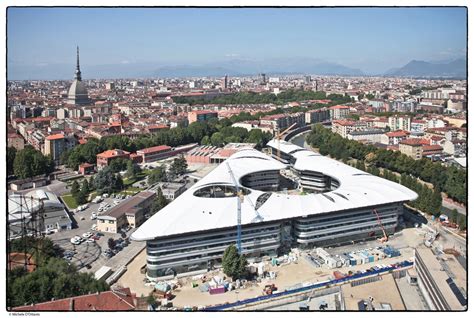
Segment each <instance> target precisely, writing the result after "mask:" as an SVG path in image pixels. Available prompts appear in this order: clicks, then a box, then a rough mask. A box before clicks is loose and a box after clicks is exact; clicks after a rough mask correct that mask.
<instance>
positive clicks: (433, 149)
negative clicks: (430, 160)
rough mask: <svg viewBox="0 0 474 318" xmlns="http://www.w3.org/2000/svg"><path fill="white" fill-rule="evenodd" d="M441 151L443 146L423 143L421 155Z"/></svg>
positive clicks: (425, 155)
mask: <svg viewBox="0 0 474 318" xmlns="http://www.w3.org/2000/svg"><path fill="white" fill-rule="evenodd" d="M442 153H443V147H441V146H440V145H423V157H427V156H433V155H440V154H442Z"/></svg>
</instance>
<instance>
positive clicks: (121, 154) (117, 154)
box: [97, 149, 130, 170]
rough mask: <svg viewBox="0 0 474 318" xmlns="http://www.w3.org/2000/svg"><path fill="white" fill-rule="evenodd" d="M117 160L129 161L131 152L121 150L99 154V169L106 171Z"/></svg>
mask: <svg viewBox="0 0 474 318" xmlns="http://www.w3.org/2000/svg"><path fill="white" fill-rule="evenodd" d="M117 158H124V159H129V158H130V152H128V151H125V150H121V149H113V150H107V151H104V152H102V153H99V154H97V169H99V170H102V169H104V168H105V167H107V166H108V165H109V164H110V162H111V161H112V160H114V159H117Z"/></svg>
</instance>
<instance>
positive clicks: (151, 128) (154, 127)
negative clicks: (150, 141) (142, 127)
mask: <svg viewBox="0 0 474 318" xmlns="http://www.w3.org/2000/svg"><path fill="white" fill-rule="evenodd" d="M169 128H170V127H169V126H168V125H163V124H161V125H150V126H148V127H147V129H148V132H149V133H151V134H152V133H156V132H158V131H160V130H163V129H169Z"/></svg>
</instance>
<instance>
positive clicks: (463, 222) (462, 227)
mask: <svg viewBox="0 0 474 318" xmlns="http://www.w3.org/2000/svg"><path fill="white" fill-rule="evenodd" d="M459 229H460V230H461V231H464V230H466V217H465V216H464V215H462V214H461V215H460V218H459Z"/></svg>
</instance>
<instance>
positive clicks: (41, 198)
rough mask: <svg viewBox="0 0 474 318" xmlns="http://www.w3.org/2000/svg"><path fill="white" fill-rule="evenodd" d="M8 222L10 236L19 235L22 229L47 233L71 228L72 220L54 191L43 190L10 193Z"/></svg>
mask: <svg viewBox="0 0 474 318" xmlns="http://www.w3.org/2000/svg"><path fill="white" fill-rule="evenodd" d="M8 224H9V230H10V237H11V238H16V237H18V236H20V235H21V232H22V231H27V232H28V233H29V232H31V231H38V232H42V233H48V232H50V231H55V232H56V231H63V230H70V229H72V220H71V218H70V217H69V215H68V213H67V212H66V210H65V208H64V205H63V204H62V203H61V201H59V199H58V197H57V196H56V195H55V194H54V193H51V192H47V191H44V190H33V191H30V192H28V193H26V194H19V193H14V194H11V195H10V196H9V197H8ZM22 226H25V228H24V229H22Z"/></svg>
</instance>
